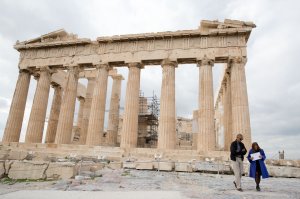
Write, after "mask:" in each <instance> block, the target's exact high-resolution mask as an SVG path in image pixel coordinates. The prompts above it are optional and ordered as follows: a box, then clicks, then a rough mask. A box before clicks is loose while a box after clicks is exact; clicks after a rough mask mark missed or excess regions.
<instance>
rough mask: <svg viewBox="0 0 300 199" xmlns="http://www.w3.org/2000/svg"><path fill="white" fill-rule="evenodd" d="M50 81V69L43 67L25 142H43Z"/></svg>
mask: <svg viewBox="0 0 300 199" xmlns="http://www.w3.org/2000/svg"><path fill="white" fill-rule="evenodd" d="M50 82H51V74H50V70H49V69H48V67H45V68H41V70H40V74H39V78H38V82H37V86H36V90H35V94H34V99H33V104H32V107H31V112H30V117H29V122H28V126H27V131H26V136H25V143H42V139H43V131H44V125H45V118H46V112H47V105H48V98H49V91H50Z"/></svg>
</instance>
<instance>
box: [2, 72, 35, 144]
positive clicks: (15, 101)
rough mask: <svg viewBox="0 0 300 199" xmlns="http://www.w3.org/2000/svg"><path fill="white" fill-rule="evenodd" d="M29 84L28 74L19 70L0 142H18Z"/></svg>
mask: <svg viewBox="0 0 300 199" xmlns="http://www.w3.org/2000/svg"><path fill="white" fill-rule="evenodd" d="M29 83H30V72H29V71H27V70H20V71H19V77H18V80H17V84H16V88H15V92H14V96H13V98H12V102H11V106H10V110H9V114H8V118H7V122H6V126H5V130H4V135H3V138H2V142H19V139H20V134H21V129H22V123H23V118H24V112H25V106H26V100H27V95H28V89H29Z"/></svg>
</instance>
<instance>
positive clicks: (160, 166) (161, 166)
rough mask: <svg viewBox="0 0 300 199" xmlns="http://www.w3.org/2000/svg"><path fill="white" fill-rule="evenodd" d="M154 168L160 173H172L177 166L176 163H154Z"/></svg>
mask: <svg viewBox="0 0 300 199" xmlns="http://www.w3.org/2000/svg"><path fill="white" fill-rule="evenodd" d="M153 167H154V169H157V170H160V171H172V170H173V169H174V167H175V165H174V162H154V163H153Z"/></svg>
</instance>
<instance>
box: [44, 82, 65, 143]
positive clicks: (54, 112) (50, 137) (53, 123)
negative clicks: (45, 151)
mask: <svg viewBox="0 0 300 199" xmlns="http://www.w3.org/2000/svg"><path fill="white" fill-rule="evenodd" d="M52 87H53V89H54V95H53V99H52V105H51V110H50V116H49V120H48V127H47V132H46V138H45V143H54V141H55V135H56V129H57V123H58V117H59V112H60V106H61V100H62V93H63V92H62V88H61V86H60V85H58V84H54V85H52Z"/></svg>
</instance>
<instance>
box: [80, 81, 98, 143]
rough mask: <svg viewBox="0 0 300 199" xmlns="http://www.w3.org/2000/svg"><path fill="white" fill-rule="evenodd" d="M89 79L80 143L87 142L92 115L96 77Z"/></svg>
mask: <svg viewBox="0 0 300 199" xmlns="http://www.w3.org/2000/svg"><path fill="white" fill-rule="evenodd" d="M87 79H88V85H87V89H86V95H85V101H84V106H83V115H82V124H81V130H80V138H79V143H80V144H86V135H87V130H88V125H89V117H90V112H91V106H92V99H93V92H94V87H95V77H89V78H87Z"/></svg>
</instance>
